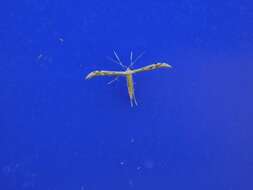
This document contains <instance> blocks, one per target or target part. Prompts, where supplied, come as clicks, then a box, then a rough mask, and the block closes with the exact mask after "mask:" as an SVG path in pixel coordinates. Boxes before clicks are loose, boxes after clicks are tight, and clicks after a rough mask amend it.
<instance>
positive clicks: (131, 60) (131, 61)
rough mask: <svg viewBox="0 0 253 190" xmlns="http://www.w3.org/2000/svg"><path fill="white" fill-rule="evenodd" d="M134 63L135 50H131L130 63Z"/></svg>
mask: <svg viewBox="0 0 253 190" xmlns="http://www.w3.org/2000/svg"><path fill="white" fill-rule="evenodd" d="M132 63H133V51H131V53H130V65H132Z"/></svg>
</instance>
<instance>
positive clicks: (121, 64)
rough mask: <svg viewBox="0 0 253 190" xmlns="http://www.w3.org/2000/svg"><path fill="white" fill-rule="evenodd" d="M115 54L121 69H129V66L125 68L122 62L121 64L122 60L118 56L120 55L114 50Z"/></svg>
mask: <svg viewBox="0 0 253 190" xmlns="http://www.w3.org/2000/svg"><path fill="white" fill-rule="evenodd" d="M113 53H114V56H115V57H116V59H117V63H118V64H119V65H120V66H121V67H123V68H125V69H126V68H127V66H125V65H124V64H123V63H122V62H121V60H120V58H119V56H118V54H117V53H116V52H115V51H114V50H113Z"/></svg>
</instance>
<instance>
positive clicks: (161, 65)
mask: <svg viewBox="0 0 253 190" xmlns="http://www.w3.org/2000/svg"><path fill="white" fill-rule="evenodd" d="M159 68H172V66H171V65H169V64H167V63H155V64H151V65H147V66H145V67H141V68H139V69H135V70H133V73H140V72H145V71H151V70H155V69H159Z"/></svg>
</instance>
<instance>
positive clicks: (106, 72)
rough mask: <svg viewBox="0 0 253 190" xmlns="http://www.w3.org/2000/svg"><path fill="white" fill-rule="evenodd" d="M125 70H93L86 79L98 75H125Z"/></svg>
mask: <svg viewBox="0 0 253 190" xmlns="http://www.w3.org/2000/svg"><path fill="white" fill-rule="evenodd" d="M125 75H126V74H125V72H124V71H92V72H90V73H89V74H88V75H87V76H86V79H91V78H93V77H96V76H125Z"/></svg>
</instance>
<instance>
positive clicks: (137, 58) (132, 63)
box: [129, 51, 145, 67]
mask: <svg viewBox="0 0 253 190" xmlns="http://www.w3.org/2000/svg"><path fill="white" fill-rule="evenodd" d="M144 54H145V52H144V51H143V52H142V53H141V54H140V55H138V56H137V57H136V58H135V60H134V61H132V62H131V64H130V65H129V67H132V66H133V65H134V64H135V63H136V62H137V61H138V60H139V59H140V58H141V57H142V56H143V55H144Z"/></svg>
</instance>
